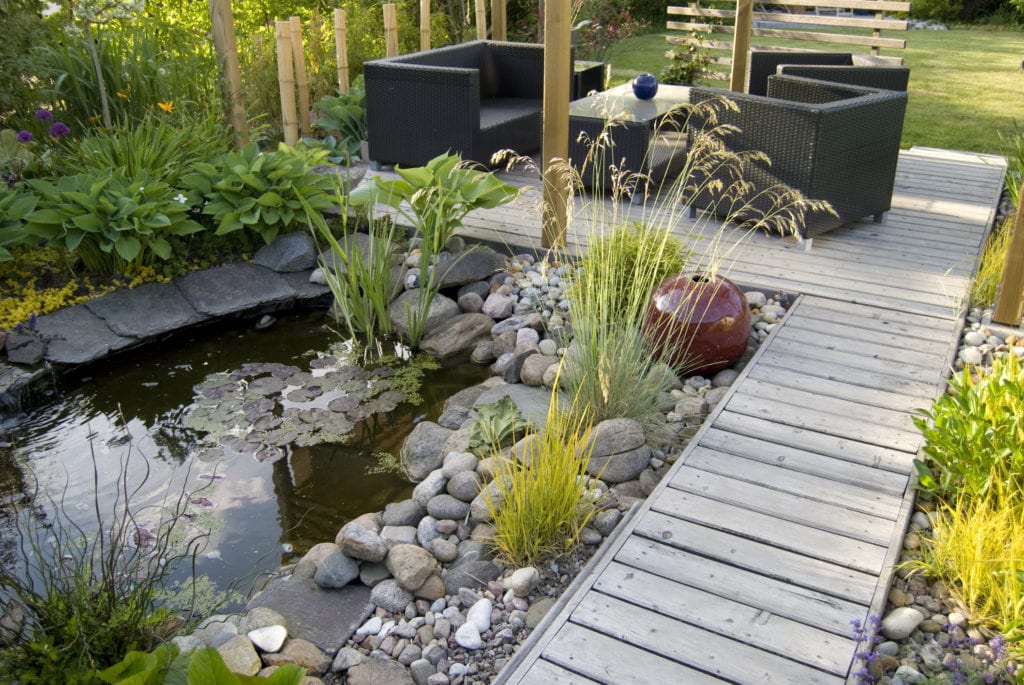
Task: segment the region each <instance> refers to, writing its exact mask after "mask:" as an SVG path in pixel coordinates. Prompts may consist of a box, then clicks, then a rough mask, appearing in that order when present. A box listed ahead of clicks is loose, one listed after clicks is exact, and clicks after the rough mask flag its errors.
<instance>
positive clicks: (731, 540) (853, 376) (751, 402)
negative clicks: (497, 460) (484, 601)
mask: <svg viewBox="0 0 1024 685" xmlns="http://www.w3.org/2000/svg"><path fill="white" fill-rule="evenodd" d="M1003 164H1004V162H1003V160H1002V159H1001V158H994V157H989V156H984V155H976V154H969V153H957V152H950V151H943V150H932V149H913V150H910V151H904V152H903V153H901V155H900V163H899V168H898V176H897V181H896V190H895V192H894V197H893V209H892V211H891V212H890V214H889V217H888V221H887V223H885V224H881V225H879V224H874V223H870V222H863V223H858V224H855V225H851V226H847V227H843V228H841V229H838V230H835V231H832V232H830V233H827V234H825V235H822V236H818V237H817V238H815V239H814V242H813V248H812V249H810V250H806V249H805V246H804V245H801V244H799V243H796V242H792V241H789V240H784V239H780V238H778V237H774V236H767V235H761V234H758V235H751V236H747V237H746V239H744V240H743V241H742V242H740V243H738V244H735V245H734V244H732V243H728V244H725V245H723V246H720V251H719V253H718V254H719V259H720V257H721V255H722V254H725V255H726V259H725V260H724V261H725V263H726V264H725V266H726V271H725V272H726V273H727V274H728V275H729V277H730V278H732V279H733V280H736V281H738V282H740V283H742V284H744V285H746V286H755V287H759V288H765V289H768V290H779V291H786V292H789V293H794V294H795V293H799V294H800V295H801V296H800V297H799V298H798V300H797V301H796V304H795V305H794V306H793V307H792V308H791V309H790V311H789V313H788V315H787V317H786V319H785V320H784V322H783V323H782V324H781V325H780V326H777V327H776V329H775V330H774V331H773V332H772V334H771V335H770V336H769V339H768V340H767V341H766V343H765V344H764V345H762V346H761V348H760V349H759V351H758V353H757V354H756V355H755V357H754V358H753V360H752V361H751V363H750V364H748V365H747V367H746V368H745V369H744V371H743V373H742V374H741V375H740V377H739V379H738V380H737V381H736V383H734V385H733V386H732V387H731V389H730V391H729V393H728V395H727V396H726V398H725V399H724V400H723V401H722V402H721V403H720V404H719V405H718V406H717V407H716V408H715V410H714V411H713V413H712V414H711V416H709V417H708V419H707V420H706V421H705V423H704V425H703V426H702V428H701V429H700V431H699V432H698V433H697V435H696V436H695V437H694V438H693V440H691V442H690V444H689V445H688V447H687V448H686V450H685V451H684V453H683V454H682V455H681V457H680V458H679V459H678V461H677V462H676V463H675V464H674V466H673V467H672V469H671V470H670V471H669V473H668V474H667V475H666V477H665V478H664V479H663V480H662V482H661V483H660V484H659V485H658V487H657V489H656V490H655V491H654V492H653V493H652V494H651V496H650V497H648V499H647V500H646V501H645V503H644V504H643V505H642V506H640V507H639V509H638V510H635V511H634V512H633V514H632V515H631V516H630V517H628V518H627V520H626V521H625V522H624V523H623V524H621V525H620V527H619V529H618V531H617V533H616V534H615V535H614V536H613V538H611V539H609V540H608V541H606V543H605V544H604V546H603V547H602V548H601V550H600V551H599V552H598V554H597V555H596V556H595V558H594V559H593V560H592V561H591V566H590V567H589V572H588V573H586V574H584V575H582V576H581V577H580V578H577V580H576V583H575V584H574V586H573V588H571V589H570V591H569V592H567V593H566V595H565V596H563V597H562V599H561V600H560V602H559V604H558V605H556V608H555V609H554V610H552V612H551V613H550V614H549V615H548V616H547V617H546V619H545V621H544V622H543V623H542V624H541V625H540V626H539V627H538V629H537V630H536V631H534V634H533V635H532V636H531V638H530V639H529V641H528V642H527V643H526V644H525V645H524V646H523V647H522V648H521V649H520V651H519V652H518V653H517V654H516V656H515V657H514V659H513V660H512V662H511V663H510V664H509V665H508V666H507V667H506V668H505V669H504V670H503V672H502V673H501V674H499V677H498V682H501V683H522V684H527V683H529V684H538V685H541V684H544V685H547V684H549V683H566V682H570V683H592V682H598V683H610V684H615V685H619V684H625V683H644V684H655V683H656V684H659V685H660V684H673V685H674V684H676V683H683V684H688V683H705V682H707V683H710V682H723V681H724V682H732V683H801V684H803V683H842V682H852V681H853V678H852V676H851V672H852V670H853V666H854V664H855V650H856V647H855V642H854V639H853V633H852V628H851V621H853V620H858V621H861V622H866V621H867V619H868V617H869V616H870V615H872V614H879V613H880V612H881V611H882V610H883V609H884V606H885V597H886V594H887V592H888V589H889V584H890V581H891V577H892V572H893V568H892V567H893V564H894V563H895V561H896V560H897V559H898V554H899V549H900V546H901V543H902V538H903V534H904V531H905V529H906V524H907V520H908V518H909V515H910V513H911V507H912V501H913V496H912V492H911V491H910V490H909V485H910V482H911V477H912V471H913V467H912V460H913V459H914V457H915V456H916V455H917V453H918V449H919V448H920V446H921V437H920V434H919V433H918V431H917V430H916V429H915V427H914V425H913V423H912V415H913V414H912V412H913V411H914V409H916V408H921V407H925V406H927V405H928V404H929V403H930V401H931V399H932V398H933V397H935V396H936V395H937V394H938V393H940V392H941V391H942V388H943V378H944V376H945V374H946V373H947V370H948V369H949V367H950V364H951V361H952V358H953V355H954V354H955V352H956V349H957V342H958V333H959V326H960V321H961V317H962V313H963V305H964V302H965V300H966V298H967V295H968V292H969V285H970V278H971V275H972V274H973V272H974V269H975V266H976V262H977V260H978V256H979V253H980V250H981V247H982V245H983V242H984V239H985V236H986V233H987V229H988V227H989V226H990V224H991V222H992V219H993V214H994V209H995V206H996V203H997V201H998V197H999V193H1000V189H1001V186H1002V174H1003V171H1004V168H1005V167H1004V166H1003ZM645 211H647V210H646V209H645V208H644V207H629V208H628V209H627V210H625V211H624V212H623V216H621V217H616V218H615V220H620V219H625V218H641V219H642V218H645V217H644V212H645ZM537 216H538V215H537V212H536V207H534V206H530V204H529V203H528V202H525V201H524V202H523V203H520V204H519V205H518V206H509V207H503V208H499V209H497V210H492V211H490V212H480V213H478V214H475V215H471V216H470V217H469V221H467V232H468V233H469V234H471V235H474V236H476V237H480V238H484V239H488V240H492V241H493V240H498V241H502V240H504V241H506V242H508V243H510V244H515V245H523V244H524V243H525V244H529V243H531V242H532V243H539V233H540V229H539V221H538V219H537ZM675 230H676V231H677V232H678V233H679V234H680V235H681V236H686V237H688V238H691V239H696V240H700V239H701V238H705V239H706V238H707V236H709V235H712V234H713V233H714V232H715V231H716V230H717V226H716V225H711V224H707V223H706V222H705V223H704V224H701V223H700V222H698V223H697V224H696V225H695V224H693V223H692V222H687V221H683V222H680V223H679V224H678V225H677V226H676V228H675Z"/></svg>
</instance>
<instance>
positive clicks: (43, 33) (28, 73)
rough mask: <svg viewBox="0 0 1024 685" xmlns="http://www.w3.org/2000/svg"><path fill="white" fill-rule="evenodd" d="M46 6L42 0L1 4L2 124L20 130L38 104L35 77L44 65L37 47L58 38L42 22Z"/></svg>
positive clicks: (47, 25)
mask: <svg viewBox="0 0 1024 685" xmlns="http://www.w3.org/2000/svg"><path fill="white" fill-rule="evenodd" d="M45 5H46V3H44V2H40V1H39V0H5V2H0V26H3V27H4V39H3V40H2V41H0V124H2V125H4V126H14V125H15V124H17V125H18V126H19V128H20V127H21V126H22V124H23V123H24V122H25V121H27V120H28V119H29V118H30V117H31V116H32V111H33V110H34V109H35V107H36V104H37V103H38V102H39V100H38V99H37V96H36V93H35V88H36V86H37V84H36V83H35V78H34V77H35V76H36V75H38V74H39V73H40V72H41V70H42V63H41V60H40V58H39V54H38V52H37V51H36V50H34V49H33V48H35V47H36V46H38V45H47V44H48V43H50V42H51V41H52V40H53V39H54V38H55V37H56V36H55V35H54V32H53V26H52V24H51V23H49V22H46V21H44V20H43V19H42V10H43V8H44V6H45Z"/></svg>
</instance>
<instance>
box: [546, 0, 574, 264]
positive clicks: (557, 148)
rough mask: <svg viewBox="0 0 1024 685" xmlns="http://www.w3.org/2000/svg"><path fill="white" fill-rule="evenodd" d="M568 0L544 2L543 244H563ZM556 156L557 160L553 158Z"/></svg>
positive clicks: (566, 188) (567, 187)
mask: <svg viewBox="0 0 1024 685" xmlns="http://www.w3.org/2000/svg"><path fill="white" fill-rule="evenodd" d="M569 3H570V0H549V1H548V2H546V3H545V4H544V126H543V129H544V133H543V149H542V151H541V157H542V161H543V165H542V167H541V168H542V169H543V172H544V208H543V225H542V227H541V245H542V246H543V247H565V230H566V225H567V224H568V216H567V213H568V208H569V193H570V192H571V191H572V189H571V188H570V179H569V175H568V173H567V171H568V170H567V165H568V157H569V70H570V69H571V64H570V62H569V45H570V40H569V29H570V26H569V18H570V16H571V8H570V4H569ZM556 160H557V161H556Z"/></svg>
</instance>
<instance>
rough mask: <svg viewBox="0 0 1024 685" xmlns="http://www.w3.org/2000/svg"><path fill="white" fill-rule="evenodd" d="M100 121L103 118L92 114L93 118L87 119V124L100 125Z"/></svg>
mask: <svg viewBox="0 0 1024 685" xmlns="http://www.w3.org/2000/svg"><path fill="white" fill-rule="evenodd" d="M101 119H103V117H102V116H101V115H99V114H94V115H93V116H91V117H89V123H90V124H98V123H100V120H101Z"/></svg>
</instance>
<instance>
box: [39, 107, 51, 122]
mask: <svg viewBox="0 0 1024 685" xmlns="http://www.w3.org/2000/svg"><path fill="white" fill-rule="evenodd" d="M36 120H37V121H53V112H51V111H50V110H48V109H45V108H43V107H40V108H39V109H37V110H36Z"/></svg>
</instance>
